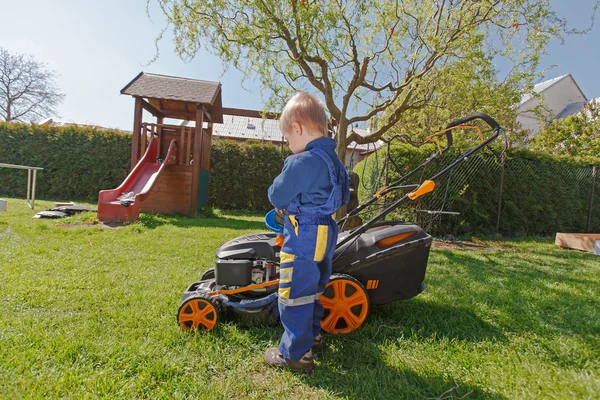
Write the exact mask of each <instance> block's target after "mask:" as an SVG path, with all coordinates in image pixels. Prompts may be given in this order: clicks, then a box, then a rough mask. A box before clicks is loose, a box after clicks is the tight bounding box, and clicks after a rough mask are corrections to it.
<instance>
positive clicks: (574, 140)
mask: <svg viewBox="0 0 600 400" xmlns="http://www.w3.org/2000/svg"><path fill="white" fill-rule="evenodd" d="M599 116H600V102H599V101H597V100H592V101H591V102H589V103H587V104H585V105H584V106H583V108H582V110H581V111H580V113H579V114H577V115H572V116H570V117H567V118H564V119H560V120H554V121H552V122H550V123H549V124H548V125H546V126H545V127H544V128H543V129H542V130H541V132H540V133H538V134H537V135H536V136H535V137H534V138H533V139H532V140H531V142H530V144H529V147H530V148H531V149H534V150H539V151H542V152H545V153H550V154H558V155H569V156H593V157H600V120H599V119H598V117H599Z"/></svg>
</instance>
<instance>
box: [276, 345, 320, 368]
mask: <svg viewBox="0 0 600 400" xmlns="http://www.w3.org/2000/svg"><path fill="white" fill-rule="evenodd" d="M265 361H266V362H267V364H269V365H273V366H275V367H280V368H287V369H289V370H291V371H295V372H303V373H305V374H310V373H311V372H313V371H314V370H315V361H314V360H313V357H312V353H311V351H310V350H309V351H307V352H306V353H305V354H304V356H302V358H301V359H300V360H298V361H294V360H289V359H287V358H285V357H284V356H283V355H282V354H281V353H280V352H279V349H278V348H277V347H273V348H270V349H267V351H266V352H265Z"/></svg>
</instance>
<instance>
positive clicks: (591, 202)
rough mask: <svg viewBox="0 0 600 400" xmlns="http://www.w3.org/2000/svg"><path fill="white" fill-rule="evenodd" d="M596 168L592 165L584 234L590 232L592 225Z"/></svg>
mask: <svg viewBox="0 0 600 400" xmlns="http://www.w3.org/2000/svg"><path fill="white" fill-rule="evenodd" d="M596 169H597V168H596V166H595V165H594V169H592V193H591V194H590V208H589V210H588V218H587V228H586V232H588V233H589V232H590V227H591V224H592V210H593V209H594V189H595V188H596Z"/></svg>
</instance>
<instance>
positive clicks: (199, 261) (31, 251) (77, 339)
mask: <svg viewBox="0 0 600 400" xmlns="http://www.w3.org/2000/svg"><path fill="white" fill-rule="evenodd" d="M8 201H9V202H8V211H7V212H4V213H0V397H2V398H7V399H13V398H96V397H104V398H111V399H114V398H152V399H155V398H240V399H241V398H255V399H263V398H282V399H284V398H285V399H289V398H302V399H304V398H349V399H371V398H378V399H423V398H438V397H440V396H441V398H452V396H454V398H461V397H464V398H468V399H475V398H481V399H489V398H492V399H504V398H507V399H540V398H556V399H567V398H568V399H575V398H577V399H597V398H600V378H599V376H598V371H600V300H599V293H600V257H598V256H594V255H591V254H586V253H582V252H578V251H568V250H563V249H560V248H556V247H555V246H554V245H553V244H552V241H551V240H549V239H548V240H537V241H534V240H514V241H503V242H494V243H492V242H482V243H480V244H484V245H486V246H488V247H490V249H481V250H477V251H467V250H437V249H434V250H432V254H431V256H430V263H429V267H428V272H427V277H426V289H425V292H423V293H422V294H421V295H419V296H417V297H416V298H414V299H412V300H408V301H404V302H397V303H393V304H390V305H386V306H379V307H373V308H372V313H371V315H370V317H369V318H368V320H367V323H366V325H365V326H363V327H361V328H360V329H359V330H358V331H357V332H355V333H354V334H350V335H345V336H326V350H325V351H324V353H323V354H322V356H320V358H319V359H318V362H317V364H318V365H317V368H318V369H317V371H316V372H315V373H314V374H312V375H295V374H292V373H290V372H284V371H279V370H275V369H271V368H268V367H267V366H266V365H265V364H264V363H263V353H264V350H265V349H266V348H267V347H269V346H273V345H275V344H276V343H277V341H278V339H279V337H280V335H281V332H282V330H281V328H280V327H265V328H242V327H240V326H239V325H237V324H236V323H234V322H228V323H225V324H222V325H220V327H219V328H218V329H216V331H214V332H212V333H208V334H188V333H184V332H182V331H181V330H180V329H179V327H178V325H177V323H176V318H175V315H176V312H177V308H178V306H179V301H180V299H181V294H182V293H183V291H184V290H185V288H186V287H187V286H188V285H189V284H190V283H191V282H193V281H195V280H198V278H199V277H200V275H201V273H202V272H203V271H205V270H207V269H208V268H210V267H212V265H213V263H214V254H215V250H216V248H217V247H218V246H219V245H220V244H222V243H223V242H225V241H226V240H228V239H231V238H233V237H236V236H238V235H242V234H244V233H248V232H252V231H260V230H264V228H263V223H262V217H261V216H251V215H245V214H239V213H238V214H229V215H228V214H223V213H217V215H216V217H214V218H196V219H191V218H184V217H165V216H153V215H144V216H143V218H142V219H141V221H139V222H136V223H133V224H131V225H128V226H125V227H121V228H118V229H106V228H103V227H102V226H100V225H95V224H93V223H92V222H93V217H94V214H93V213H84V214H80V215H78V216H75V217H70V218H66V219H61V220H35V219H31V216H32V215H33V214H34V213H35V211H31V210H29V208H28V207H27V206H26V205H25V203H24V201H23V200H22V199H14V198H9V199H8ZM52 205H53V203H51V202H49V201H38V202H37V207H36V208H37V210H41V209H45V208H49V207H50V206H52ZM37 210H36V211H37ZM447 391H449V392H448V393H446V394H444V392H447ZM442 394H444V395H443V396H442Z"/></svg>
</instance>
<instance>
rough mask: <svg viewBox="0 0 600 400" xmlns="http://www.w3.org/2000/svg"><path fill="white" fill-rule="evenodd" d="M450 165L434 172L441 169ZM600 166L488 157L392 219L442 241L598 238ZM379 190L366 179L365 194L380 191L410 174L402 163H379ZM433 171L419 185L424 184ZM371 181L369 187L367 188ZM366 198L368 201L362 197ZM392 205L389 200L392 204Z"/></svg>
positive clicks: (456, 173)
mask: <svg viewBox="0 0 600 400" xmlns="http://www.w3.org/2000/svg"><path fill="white" fill-rule="evenodd" d="M450 161H452V160H448V161H443V160H442V162H441V164H438V165H437V166H433V167H432V168H435V169H440V168H443V166H444V165H445V164H447V163H449V162H450ZM597 169H598V168H597V167H596V166H589V167H582V166H575V165H572V164H568V163H560V162H553V161H550V160H544V159H539V158H535V157H529V158H528V157H527V156H524V155H523V154H521V153H516V154H512V153H510V152H509V153H508V155H507V156H502V157H498V156H497V155H496V154H494V153H492V152H489V151H484V152H482V153H480V154H477V155H475V156H473V157H471V158H470V159H468V160H466V161H464V162H463V163H461V164H460V165H459V166H457V167H456V168H455V169H453V170H452V171H451V172H450V173H448V174H447V175H445V176H444V177H442V178H441V179H440V180H438V181H437V182H436V190H435V191H434V192H432V193H430V194H428V195H426V196H423V197H421V198H419V199H418V200H417V201H416V202H415V203H414V204H410V205H409V206H408V208H405V209H402V210H398V211H397V212H395V213H393V214H391V217H390V218H399V219H403V220H411V221H415V222H416V223H417V224H419V225H420V226H421V227H423V228H424V229H425V230H427V231H429V232H431V233H433V234H435V235H438V236H444V235H449V234H452V235H459V234H467V233H471V234H492V233H501V234H504V235H515V234H526V235H550V234H554V233H556V232H600V177H599V176H598V175H600V173H598V171H597ZM379 172H380V173H379V174H377V175H373V177H375V176H376V177H377V181H378V182H377V184H375V181H374V180H372V179H373V178H372V177H371V175H370V174H366V175H364V178H365V182H363V183H364V186H363V188H361V189H362V190H363V191H364V190H365V189H364V188H365V187H366V188H370V187H374V189H373V190H375V189H376V188H377V187H380V186H382V185H383V184H385V180H386V179H387V180H390V181H391V180H393V179H394V178H395V177H397V176H399V175H402V173H405V172H406V168H403V167H402V160H395V161H394V160H393V159H392V158H390V159H389V160H388V162H385V161H384V162H381V163H380V165H379ZM429 172H430V171H425V173H424V174H423V176H421V177H418V178H417V179H416V181H419V180H422V179H424V178H425V179H426V178H427V175H428V173H429ZM369 181H370V182H369ZM363 198H364V197H363ZM390 200H391V199H386V201H387V202H388V203H389V201H390Z"/></svg>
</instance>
